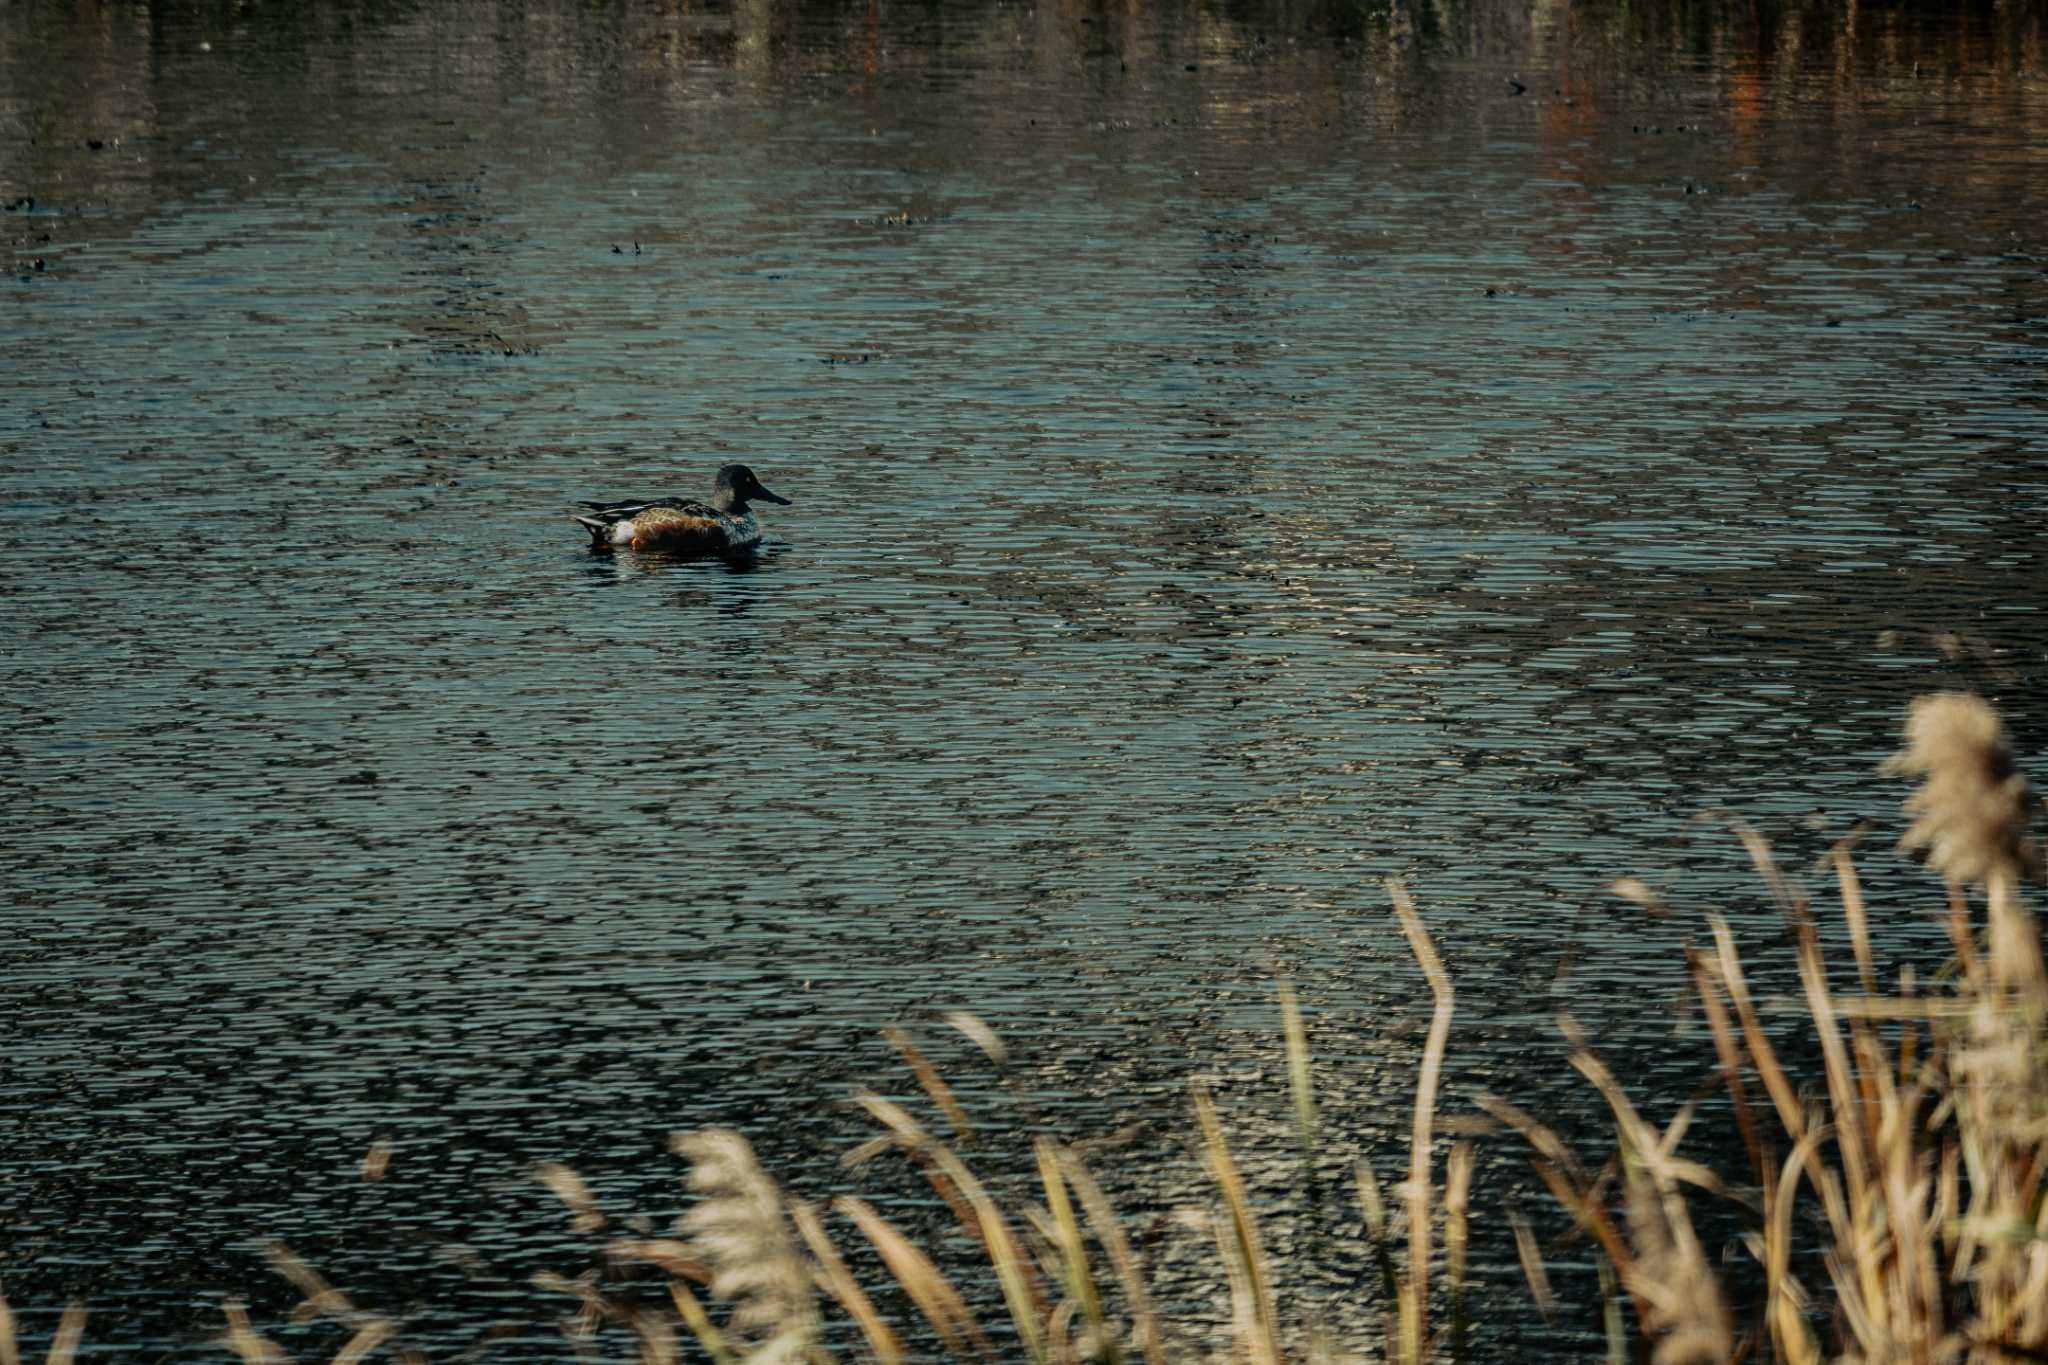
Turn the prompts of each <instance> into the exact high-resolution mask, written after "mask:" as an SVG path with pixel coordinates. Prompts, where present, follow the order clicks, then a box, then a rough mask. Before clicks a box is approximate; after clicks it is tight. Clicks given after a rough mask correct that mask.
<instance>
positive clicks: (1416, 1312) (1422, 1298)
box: [1387, 882, 1456, 1365]
mask: <svg viewBox="0 0 2048 1365" xmlns="http://www.w3.org/2000/svg"><path fill="white" fill-rule="evenodd" d="M1387 890H1388V893H1389V894H1390V895H1391V896H1392V897H1393V901H1394V913H1395V914H1396V915H1398V916H1399V917H1400V920H1401V928H1402V930H1403V931H1404V932H1405V933H1406V934H1407V935H1408V947H1409V949H1410V951H1412V952H1413V953H1414V954H1415V960H1416V961H1417V962H1418V963H1420V964H1421V966H1422V974H1423V976H1424V977H1425V978H1427V980H1428V981H1429V989H1430V993H1431V994H1432V995H1433V996H1434V997H1435V998H1436V1007H1435V1009H1434V1010H1433V1011H1432V1012H1431V1015H1430V1021H1429V1037H1428V1040H1427V1042H1426V1043H1425V1044H1424V1046H1423V1049H1422V1066H1421V1068H1420V1071H1419V1073H1418V1075H1417V1077H1416V1080H1415V1113H1414V1127H1413V1131H1412V1133H1411V1136H1410V1138H1409V1145H1408V1182H1407V1188H1406V1190H1405V1195H1406V1199H1407V1203H1408V1276H1407V1281H1406V1283H1405V1285H1404V1288H1403V1293H1402V1296H1401V1343H1400V1350H1401V1359H1402V1360H1403V1361H1404V1362H1409V1365H1413V1363H1414V1362H1417V1361H1420V1360H1422V1359H1423V1358H1424V1356H1425V1355H1426V1354H1427V1353H1428V1349H1429V1347H1428V1342H1427V1333H1428V1316H1429V1254H1430V1253H1429V1245H1430V1236H1429V1232H1430V1168H1431V1161H1430V1143H1431V1141H1432V1136H1433V1135H1432V1125H1433V1124H1434V1122H1435V1119H1436V1090H1437V1083H1438V1080H1439V1079H1440V1078H1441V1076H1442V1075H1443V1065H1444V1049H1445V1047H1446V1046H1447V1045H1448V1044H1449V1042H1450V1034H1451V1011H1452V1009H1453V1006H1454V1004H1455V1001H1456V996H1455V993H1454V992H1453V991H1452V989H1451V978H1450V974H1449V973H1448V972H1446V971H1445V970H1444V966H1443V961H1442V959H1440V958H1439V957H1438V956H1437V952H1436V944H1435V943H1433V942H1432V941H1431V940H1430V937H1429V931H1428V930H1427V929H1425V928H1423V925H1422V917H1421V916H1420V915H1418V914H1417V913H1416V911H1415V904H1414V902H1413V901H1411V900H1410V899H1409V898H1408V891H1407V888H1405V887H1403V886H1402V885H1401V884H1400V883H1399V882H1389V883H1388V884H1387Z"/></svg>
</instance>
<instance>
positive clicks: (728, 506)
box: [711, 464, 789, 512]
mask: <svg viewBox="0 0 2048 1365" xmlns="http://www.w3.org/2000/svg"><path fill="white" fill-rule="evenodd" d="M756 498H758V499H760V500H761V501H762V502H773V503H780V504H781V505H782V506H784V507H787V506H789V499H788V498H785V497H783V496H782V495H781V494H779V493H771V492H769V491H768V490H767V489H766V488H763V487H762V486H761V481H760V480H759V479H757V478H755V477H754V471H753V470H751V469H749V468H747V467H746V466H745V465H743V464H729V465H726V466H725V467H724V468H723V469H721V470H719V471H718V483H717V484H716V485H715V486H714V487H713V489H712V493H711V505H712V506H714V507H717V508H719V509H720V510H722V511H726V512H745V511H746V510H747V504H748V503H749V502H751V501H753V500H754V499H756Z"/></svg>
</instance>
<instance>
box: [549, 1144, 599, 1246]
mask: <svg viewBox="0 0 2048 1365" xmlns="http://www.w3.org/2000/svg"><path fill="white" fill-rule="evenodd" d="M533 1175H534V1179H536V1180H538V1181H540V1183H541V1184H543V1185H545V1186H547V1187H548V1189H549V1191H550V1192H552V1193H553V1194H554V1196H555V1198H557V1199H559V1200H561V1201H562V1203H563V1204H564V1205H566V1206H567V1208H568V1210H569V1212H570V1213H571V1214H572V1215H573V1217H572V1219H571V1223H570V1225H571V1226H572V1227H574V1228H575V1229H576V1231H578V1232H585V1233H588V1232H602V1231H604V1226H605V1216H604V1210H603V1209H601V1208H599V1207H598V1206H597V1199H596V1197H595V1196H593V1195H592V1194H591V1193H590V1186H588V1185H586V1184H584V1183H583V1177H582V1176H580V1175H578V1174H576V1172H574V1171H572V1170H570V1169H569V1168H568V1167H567V1166H564V1165H562V1164H561V1163H560V1162H555V1161H544V1162H542V1163H541V1164H540V1165H538V1166H536V1167H534V1168H533Z"/></svg>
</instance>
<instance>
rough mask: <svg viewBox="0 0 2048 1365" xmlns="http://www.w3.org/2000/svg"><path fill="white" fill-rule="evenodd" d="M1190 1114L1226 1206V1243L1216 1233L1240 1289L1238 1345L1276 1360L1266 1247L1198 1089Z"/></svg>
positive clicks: (1263, 1362)
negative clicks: (1200, 1133)
mask: <svg viewBox="0 0 2048 1365" xmlns="http://www.w3.org/2000/svg"><path fill="white" fill-rule="evenodd" d="M1195 1117H1196V1119H1197V1121H1198V1122H1199V1123H1200V1124H1201V1126H1202V1154H1203V1157H1204V1159H1205V1160H1206V1161H1207V1162H1208V1165H1209V1173H1210V1175H1211V1176H1212V1177H1213V1178H1214V1180H1215V1181H1216V1188H1217V1190H1218V1191H1219V1192H1220V1193H1221V1194H1222V1196H1223V1203H1224V1207H1225V1208H1226V1209H1228V1210H1229V1212H1230V1239H1229V1241H1228V1243H1227V1244H1225V1242H1224V1236H1223V1231H1222V1229H1221V1228H1219V1229H1218V1230H1217V1234H1216V1236H1217V1242H1218V1244H1219V1245H1221V1246H1223V1250H1224V1258H1223V1259H1224V1266H1225V1268H1226V1269H1228V1270H1229V1271H1230V1273H1231V1277H1232V1278H1231V1283H1232V1285H1233V1287H1239V1288H1241V1290H1242V1302H1241V1306H1242V1309H1243V1311H1242V1313H1241V1314H1240V1315H1239V1317H1240V1321H1239V1330H1238V1344H1239V1347H1240V1349H1241V1350H1243V1351H1244V1352H1245V1353H1246V1355H1247V1356H1248V1357H1249V1358H1250V1359H1251V1360H1252V1362H1253V1365H1267V1362H1277V1361H1278V1360H1279V1359H1280V1331H1279V1323H1278V1320H1277V1319H1276V1317H1275V1315H1274V1312H1273V1290H1272V1286H1271V1285H1270V1284H1269V1283H1268V1279H1267V1269H1266V1249H1265V1245H1264V1243H1263V1242H1262V1241H1261V1240H1260V1238H1259V1224H1258V1219H1257V1218H1256V1217H1255V1216H1254V1215H1253V1213H1252V1208H1251V1201H1250V1199H1249V1198H1247V1196H1246V1194H1245V1188H1244V1181H1243V1179H1242V1178H1241V1177H1240V1176H1239V1175H1238V1173H1237V1162H1236V1161H1235V1160H1234V1159H1233V1158H1232V1157H1231V1155H1230V1144H1229V1143H1228V1142H1226V1141H1225V1140H1224V1137H1223V1125H1222V1122H1221V1121H1220V1120H1218V1119H1217V1117H1216V1106H1215V1104H1214V1103H1213V1102H1212V1101H1211V1100H1210V1099H1209V1097H1208V1095H1206V1094H1204V1093H1203V1092H1202V1091H1200V1090H1196V1091H1195Z"/></svg>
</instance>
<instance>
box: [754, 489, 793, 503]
mask: <svg viewBox="0 0 2048 1365" xmlns="http://www.w3.org/2000/svg"><path fill="white" fill-rule="evenodd" d="M754 496H755V497H757V498H759V499H760V500H761V501H763V502H772V503H776V504H778V505H780V506H783V507H787V506H789V499H788V498H785V497H783V496H782V495H781V494H780V493H770V492H769V491H768V490H767V489H765V488H763V487H762V486H761V485H760V484H755V485H754Z"/></svg>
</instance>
